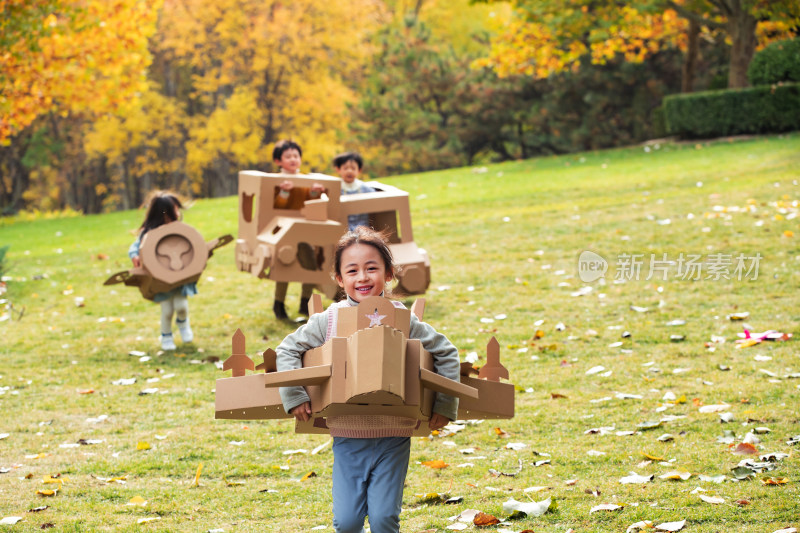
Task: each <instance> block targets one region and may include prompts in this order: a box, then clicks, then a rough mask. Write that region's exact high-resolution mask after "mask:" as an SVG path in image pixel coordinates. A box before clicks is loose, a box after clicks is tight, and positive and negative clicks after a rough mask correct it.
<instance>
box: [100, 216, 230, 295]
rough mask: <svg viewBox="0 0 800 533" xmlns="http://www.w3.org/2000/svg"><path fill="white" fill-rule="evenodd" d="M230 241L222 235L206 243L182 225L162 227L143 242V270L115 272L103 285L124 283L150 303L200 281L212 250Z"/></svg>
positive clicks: (148, 234) (174, 224)
mask: <svg viewBox="0 0 800 533" xmlns="http://www.w3.org/2000/svg"><path fill="white" fill-rule="evenodd" d="M232 240H233V237H232V236H231V235H223V236H221V237H218V238H216V239H214V240H212V241H209V242H208V243H207V242H206V241H204V240H203V237H202V235H200V233H199V232H198V231H197V230H196V229H194V228H193V227H192V226H190V225H188V224H185V223H183V222H170V223H169V224H164V225H161V226H159V227H157V228H155V229H152V230H150V231H148V232H147V233H146V234H145V236H144V237H143V238H142V242H141V245H140V247H139V257H140V259H141V261H142V266H141V267H138V268H132V269H130V270H127V271H122V272H117V273H116V274H113V275H112V276H111V277H109V278H108V279H107V280H106V281H105V283H104V285H114V284H116V283H124V284H125V285H128V286H133V287H138V288H139V291H140V292H141V293H142V296H143V297H144V298H146V299H148V300H152V299H153V297H154V296H155V295H156V294H158V293H161V292H168V291H171V290H172V289H175V288H177V287H180V286H181V285H184V284H186V283H192V282H195V281H197V280H198V279H200V275H201V274H202V273H203V270H204V269H205V267H206V262H207V261H208V258H209V257H211V255H212V254H213V252H214V250H216V249H218V248H220V247H221V246H224V245H226V244H228V243H229V242H231V241H232Z"/></svg>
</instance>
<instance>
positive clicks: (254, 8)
mask: <svg viewBox="0 0 800 533" xmlns="http://www.w3.org/2000/svg"><path fill="white" fill-rule="evenodd" d="M0 13H2V15H3V17H2V23H0V29H1V30H2V31H1V32H0V45H2V54H3V56H2V57H3V62H2V64H1V65H2V66H0V209H2V212H3V213H4V214H10V213H15V212H18V211H20V210H28V211H31V210H44V211H52V210H55V211H59V210H63V209H72V210H78V211H81V212H84V213H98V212H104V211H113V210H117V209H130V208H133V207H136V206H138V205H139V204H140V203H141V202H142V200H143V198H144V197H145V196H146V195H147V193H148V192H150V191H151V190H153V189H156V188H170V189H174V190H176V191H178V192H181V193H183V194H184V195H187V196H192V197H203V198H209V197H219V196H226V195H230V194H232V193H233V192H234V191H235V188H236V173H237V172H238V170H240V169H245V168H249V169H259V170H267V171H268V170H275V167H274V166H273V164H272V162H271V160H270V159H271V149H272V146H273V144H274V143H275V142H276V141H277V140H279V139H281V138H293V139H295V140H297V141H299V142H300V144H301V145H302V146H303V148H304V159H305V161H304V162H305V164H304V167H303V170H304V171H318V172H329V173H330V172H332V169H331V166H330V161H331V160H332V158H333V156H334V155H335V154H336V153H338V152H340V151H343V150H346V149H357V150H360V151H362V152H363V153H364V154H365V156H366V158H367V165H368V166H367V171H368V172H369V173H370V174H371V175H372V176H385V175H389V174H395V173H404V172H416V171H423V170H431V169H440V168H449V167H453V166H458V165H465V164H472V163H485V162H491V161H503V160H513V159H524V158H528V157H533V156H536V155H547V154H564V153H570V152H576V151H581V150H591V149H599V148H607V147H614V146H623V145H628V144H631V143H636V142H640V141H643V140H646V139H650V138H653V137H655V136H658V135H659V134H660V129H659V124H660V122H659V119H658V117H659V116H660V115H659V114H658V113H656V114H655V115H654V112H655V111H656V110H657V109H658V108H659V106H660V104H661V101H662V99H663V97H664V96H666V95H669V94H674V93H676V92H680V91H683V92H690V91H694V90H705V89H711V88H719V87H723V86H729V85H730V86H734V87H735V86H738V85H740V84H741V83H746V80H744V81H742V79H741V76H740V75H739V74H740V71H741V70H742V67H741V64H744V68H745V71H746V66H747V63H749V61H750V58H751V57H752V54H753V53H754V51H755V50H756V49H757V48H758V47H760V46H763V45H765V44H767V43H769V42H772V41H775V40H778V39H783V38H787V37H791V36H793V35H796V33H797V28H798V27H799V26H798V21H800V8H798V7H797V3H796V2H791V1H788V0H787V1H784V0H781V1H773V2H763V1H761V0H741V1H740V0H736V1H733V0H675V1H666V0H637V1H636V2H628V3H626V6H625V8H624V9H618V6H617V3H616V2H612V1H607V0H603V1H599V2H586V1H585V0H547V1H543V2H529V1H526V0H513V1H497V2H495V1H488V2H475V1H473V0H448V1H445V0H413V1H412V0H342V1H337V2H326V1H324V0H298V1H296V2H292V3H286V2H283V1H281V0H266V1H262V0H157V1H149V0H109V1H106V0H103V1H100V0H33V1H22V0H0Z"/></svg>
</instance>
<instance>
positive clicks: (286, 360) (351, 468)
mask: <svg viewBox="0 0 800 533" xmlns="http://www.w3.org/2000/svg"><path fill="white" fill-rule="evenodd" d="M394 272H395V267H394V265H393V260H392V253H391V250H390V249H389V246H388V244H387V242H386V240H385V237H384V236H383V234H381V233H378V232H376V231H374V230H372V229H369V228H366V227H364V226H359V227H357V228H356V229H355V230H354V231H351V232H348V233H346V234H345V235H344V236H342V238H341V239H340V240H339V242H338V244H337V246H336V251H335V255H334V277H335V278H336V281H337V282H338V284H339V286H340V287H341V288H342V289H344V291H345V293H346V295H347V298H346V299H344V300H342V301H341V302H336V303H334V304H332V305H331V306H330V307H328V309H327V310H326V311H324V312H322V313H318V314H315V315H312V316H311V317H310V318H309V321H308V322H307V323H306V324H304V325H303V326H301V327H300V328H299V329H298V330H297V331H295V332H294V333H292V334H290V335H288V336H287V337H286V338H285V339H284V340H283V342H281V344H280V345H279V346H278V348H277V349H276V352H277V367H278V370H279V371H283V370H292V369H296V368H301V367H302V359H301V357H302V355H303V354H304V353H305V352H306V351H307V350H310V349H312V348H315V347H317V346H321V345H322V344H324V343H325V342H326V340H327V339H328V338H330V337H333V336H336V321H335V320H334V319H333V317H334V315H335V313H337V311H338V309H339V308H340V307H345V306H355V305H358V304H359V303H360V302H361V301H363V300H364V299H366V298H368V297H371V296H383V295H384V294H385V293H386V292H387V291H388V287H387V284H388V283H389V282H391V280H392V279H393V278H394ZM392 303H393V304H394V305H395V307H404V306H403V304H401V303H400V302H392ZM409 338H414V339H419V340H420V341H421V343H422V346H423V347H424V348H425V349H426V350H427V351H428V352H430V354H431V355H432V356H433V360H434V367H435V370H436V372H437V373H438V374H441V375H443V376H445V377H447V378H450V379H453V380H455V381H458V380H459V357H458V350H457V349H456V347H455V346H453V344H452V343H451V342H450V341H449V340H448V339H447V337H445V336H444V335H442V334H441V333H438V332H437V331H436V330H435V329H434V328H433V327H431V326H430V325H428V324H426V323H424V322H421V321H420V320H418V319H417V317H416V316H414V315H413V314H412V315H411V325H410V330H409ZM280 394H281V400H282V402H283V406H284V409H285V410H286V412H287V413H290V414H292V415H294V417H295V418H296V419H297V420H302V421H306V420H309V418H310V417H311V414H312V411H311V403H310V399H309V397H308V395H307V393H306V391H305V389H303V387H282V388H281V389H280ZM457 412H458V399H457V398H454V397H452V396H449V395H445V394H437V396H436V400H435V402H434V405H433V414H432V415H431V418H430V420H429V423H428V426H429V428H430V429H431V430H435V429H440V428H442V427H444V426H445V425H446V424H447V423H448V422H449V421H450V420H455V418H456V415H457ZM326 422H327V424H328V428H329V430H330V434H331V436H332V437H333V439H334V440H333V457H334V459H333V490H332V494H333V526H334V529H335V530H336V531H340V532H357V531H362V527H363V525H364V519H365V517H366V516H369V524H370V529H371V531H372V532H373V533H388V532H397V531H400V508H401V504H402V500H403V484H404V482H405V477H406V472H407V470H408V461H409V456H410V449H411V438H410V437H411V435H412V432H413V430H414V427H415V426H416V423H417V421H416V419H411V418H406V417H400V416H385V415H346V416H331V417H328V418H327V419H326Z"/></svg>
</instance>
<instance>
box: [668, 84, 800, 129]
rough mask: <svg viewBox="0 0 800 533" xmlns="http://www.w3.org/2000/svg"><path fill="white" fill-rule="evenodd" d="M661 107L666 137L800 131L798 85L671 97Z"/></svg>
mask: <svg viewBox="0 0 800 533" xmlns="http://www.w3.org/2000/svg"><path fill="white" fill-rule="evenodd" d="M663 105H664V120H665V123H666V127H667V134H668V135H677V136H679V137H683V138H707V137H724V136H727V135H740V134H745V133H778V132H782V131H791V130H800V83H791V84H783V85H776V86H761V87H751V88H747V89H725V90H722V91H706V92H698V93H689V94H673V95H670V96H667V97H665V98H664V104H663Z"/></svg>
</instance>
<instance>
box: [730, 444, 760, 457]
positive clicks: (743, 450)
mask: <svg viewBox="0 0 800 533" xmlns="http://www.w3.org/2000/svg"><path fill="white" fill-rule="evenodd" d="M756 453H758V448H756V447H755V446H753V445H752V444H750V443H749V442H742V443H740V444H739V445H738V446H736V448H734V449H733V454H734V455H753V454H756Z"/></svg>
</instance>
